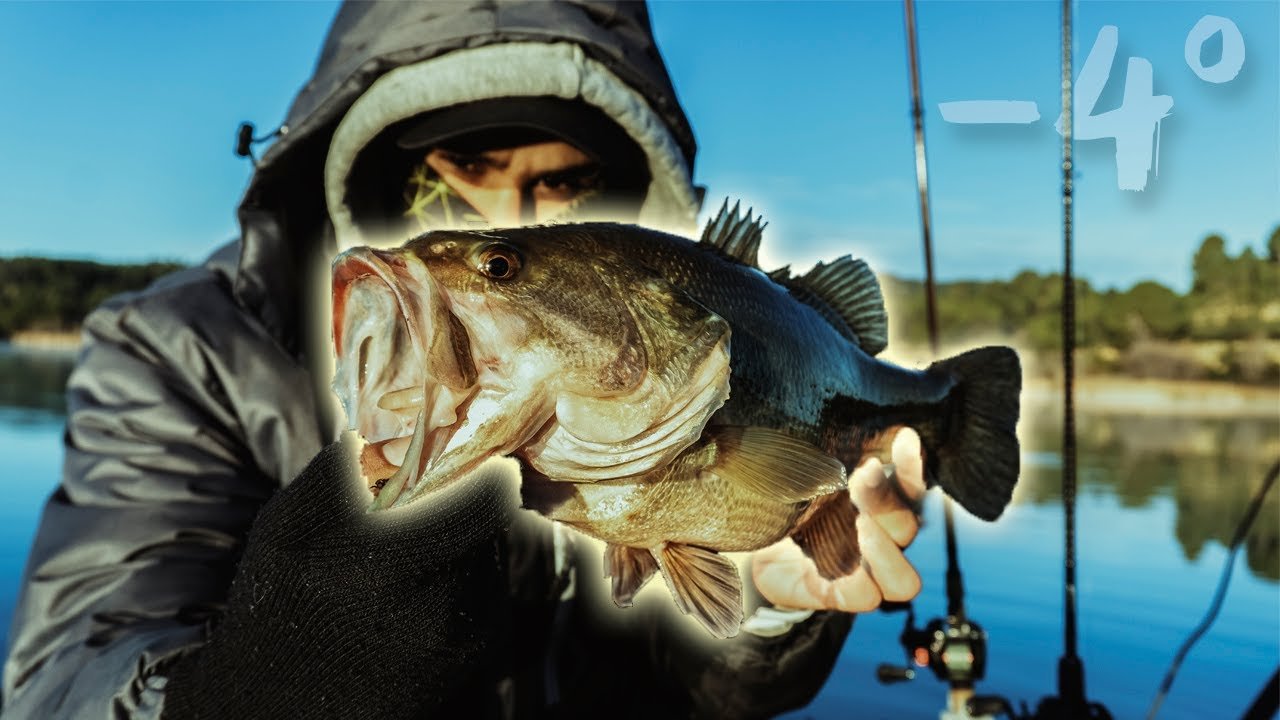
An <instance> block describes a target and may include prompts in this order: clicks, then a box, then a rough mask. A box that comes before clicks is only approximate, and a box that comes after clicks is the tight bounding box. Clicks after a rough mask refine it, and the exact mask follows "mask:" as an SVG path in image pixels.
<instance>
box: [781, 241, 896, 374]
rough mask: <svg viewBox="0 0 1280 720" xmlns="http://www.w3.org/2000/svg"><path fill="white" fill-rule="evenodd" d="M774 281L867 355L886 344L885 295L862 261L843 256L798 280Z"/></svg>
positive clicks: (816, 267)
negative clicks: (850, 335)
mask: <svg viewBox="0 0 1280 720" xmlns="http://www.w3.org/2000/svg"><path fill="white" fill-rule="evenodd" d="M774 279H775V280H776V281H778V282H780V283H781V284H783V285H785V286H786V287H787V288H788V289H789V290H791V294H792V295H793V296H794V297H795V298H796V299H797V300H799V301H800V302H803V303H804V304H806V305H808V306H810V307H812V308H813V309H815V310H817V311H818V313H819V314H821V315H822V316H823V317H825V318H826V319H827V321H828V322H830V323H831V325H832V326H833V327H835V328H836V330H838V331H840V332H841V333H842V334H846V335H847V334H848V333H850V332H851V333H852V334H853V337H851V338H850V339H851V340H853V341H854V342H856V343H857V344H858V347H860V348H862V349H863V350H865V351H866V353H867V354H868V355H875V354H877V353H879V352H880V351H881V350H884V348H885V346H886V345H888V344H889V315H888V313H887V312H885V309H884V294H883V293H881V291H880V281H879V280H877V279H876V275H875V273H874V272H872V271H871V268H870V267H868V266H867V263H866V262H865V261H862V260H854V259H853V258H852V257H850V256H848V255H845V256H844V257H842V258H839V259H838V260H836V261H834V262H832V263H830V264H827V263H818V264H817V265H815V266H814V267H813V269H812V270H810V271H809V272H807V273H805V274H804V275H803V276H801V277H789V276H786V275H782V274H779V275H778V276H777V277H775V278H774ZM833 315H834V316H833ZM846 331H847V332H846Z"/></svg>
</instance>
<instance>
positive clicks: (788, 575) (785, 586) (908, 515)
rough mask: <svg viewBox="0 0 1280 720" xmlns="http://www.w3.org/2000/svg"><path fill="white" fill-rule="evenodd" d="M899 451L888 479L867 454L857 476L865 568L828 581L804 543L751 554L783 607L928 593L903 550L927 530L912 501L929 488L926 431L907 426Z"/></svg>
mask: <svg viewBox="0 0 1280 720" xmlns="http://www.w3.org/2000/svg"><path fill="white" fill-rule="evenodd" d="M892 452H893V471H892V473H891V474H890V475H889V476H888V477H886V475H885V468H884V466H883V465H882V464H881V462H880V460H879V459H878V458H869V459H867V460H866V461H865V462H863V463H862V464H861V465H859V466H858V468H857V469H856V470H854V472H853V474H852V475H850V476H849V492H850V495H851V496H852V498H853V504H854V506H855V507H857V508H858V510H859V516H858V520H857V523H856V525H857V529H856V532H857V538H858V546H859V549H860V550H861V551H862V564H861V565H860V566H859V567H858V569H857V570H855V571H854V573H853V574H852V575H846V576H844V577H841V578H836V579H835V580H830V579H827V578H825V577H823V576H822V574H821V573H819V572H818V569H817V567H816V566H815V565H814V564H813V562H812V561H811V560H810V559H809V558H808V557H807V556H806V555H805V554H804V551H803V550H801V549H800V546H799V545H796V544H795V542H793V541H792V540H791V539H790V538H787V539H783V540H781V541H779V542H777V543H774V544H773V545H770V546H769V547H767V548H764V549H762V550H757V551H756V552H755V553H754V554H753V555H752V556H751V577H752V580H753V581H754V582H755V585H756V589H757V590H759V591H760V594H761V595H763V596H764V598H765V599H766V600H768V601H769V602H770V603H771V604H773V605H774V606H775V607H785V608H797V609H804V610H841V611H844V612H851V613H859V612H868V611H870V610H874V609H876V608H877V607H879V606H880V603H881V602H882V601H885V600H887V601H891V602H905V601H907V600H911V599H912V598H914V597H915V596H916V595H917V594H918V593H919V592H920V575H919V574H918V573H917V572H916V571H915V568H913V567H912V566H911V563H909V562H908V561H907V559H906V556H905V555H903V550H905V549H906V547H907V546H908V545H910V544H911V541H912V540H914V539H915V536H916V532H917V531H918V530H919V529H920V522H919V518H918V517H917V516H916V512H915V509H914V508H913V507H912V506H913V505H917V504H918V503H919V502H920V501H921V500H923V498H924V493H925V483H924V463H923V462H922V458H921V455H920V437H919V435H917V434H916V432H915V431H914V430H912V429H910V428H906V429H903V430H901V431H899V432H898V434H897V435H896V436H895V437H894V440H893V451H892ZM894 483H896V484H897V487H896V488H895V487H894Z"/></svg>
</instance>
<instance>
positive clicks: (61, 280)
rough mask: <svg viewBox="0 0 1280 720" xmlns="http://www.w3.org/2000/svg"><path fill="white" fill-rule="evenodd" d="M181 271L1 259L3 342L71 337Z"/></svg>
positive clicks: (151, 265)
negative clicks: (119, 301) (102, 308)
mask: <svg viewBox="0 0 1280 720" xmlns="http://www.w3.org/2000/svg"><path fill="white" fill-rule="evenodd" d="M180 267H182V266H181V265H177V264H174V263H160V262H156V263H147V264H145V265H105V264H102V263H95V262H86V261H83V260H52V259H49V258H36V257H19V258H0V340H5V339H8V338H9V337H11V336H12V335H13V334H14V333H17V332H20V331H24V330H34V331H46V332H70V331H74V330H75V329H77V328H78V327H79V326H80V322H81V321H82V320H83V319H84V317H85V315H88V314H89V311H90V310H92V309H94V308H95V307H97V306H98V305H100V304H102V301H103V300H106V299H107V298H109V297H111V296H112V295H116V294H118V293H121V292H125V291H129V290H138V289H141V288H143V287H146V286H147V284H149V283H150V282H151V281H153V280H155V279H156V278H158V277H160V276H161V275H165V274H167V273H170V272H173V271H174V270H177V269H178V268H180Z"/></svg>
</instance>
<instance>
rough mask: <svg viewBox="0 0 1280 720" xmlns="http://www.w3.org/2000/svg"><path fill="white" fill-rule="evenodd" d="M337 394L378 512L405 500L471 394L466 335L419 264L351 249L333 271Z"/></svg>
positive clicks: (451, 433) (474, 389) (462, 415)
mask: <svg viewBox="0 0 1280 720" xmlns="http://www.w3.org/2000/svg"><path fill="white" fill-rule="evenodd" d="M333 303H334V306H333V341H334V350H335V353H336V356H337V369H336V373H335V376H334V385H333V386H334V390H335V392H336V393H337V394H338V397H339V398H340V399H341V400H342V403H343V406H344V408H345V409H346V413H347V420H348V425H349V427H350V428H351V429H354V430H355V431H356V432H357V433H359V435H360V436H361V438H362V439H363V440H364V441H365V442H366V446H365V447H364V449H363V451H362V453H361V458H360V460H361V468H362V470H363V473H364V479H365V481H366V482H367V484H368V487H369V489H370V491H371V492H372V493H373V494H374V497H375V503H374V506H375V507H390V506H391V505H392V504H394V503H396V502H397V501H398V500H400V499H401V497H402V496H404V497H407V496H408V495H409V494H410V493H411V491H412V490H413V489H414V486H415V485H416V484H417V483H418V481H419V480H420V478H421V477H422V476H423V475H424V473H426V472H427V471H428V470H429V469H430V468H431V467H432V466H433V465H434V464H435V463H436V461H438V460H439V459H440V457H441V455H442V454H443V453H444V451H445V449H446V448H447V447H448V446H449V444H450V442H451V441H452V440H454V438H455V435H456V433H457V432H458V430H459V428H461V427H463V426H464V424H465V422H464V421H465V419H466V416H467V412H468V410H469V409H470V406H471V403H472V402H473V401H474V400H475V398H476V396H477V393H478V390H479V388H478V385H477V384H476V369H475V366H474V363H473V361H472V358H471V353H470V349H469V339H468V336H467V332H466V330H465V328H463V326H462V324H461V322H459V320H458V318H457V317H456V316H455V315H454V314H453V313H452V312H450V309H449V300H448V297H447V294H446V293H444V292H443V291H442V290H441V289H440V288H439V287H438V286H437V285H436V283H435V281H434V280H433V279H432V278H431V275H430V274H429V273H428V272H427V271H426V268H425V266H424V265H423V264H422V263H421V261H419V260H417V259H416V258H413V257H412V256H406V255H404V254H400V253H392V252H383V251H378V250H372V249H369V248H356V249H353V250H350V251H348V252H346V253H344V254H343V255H342V256H340V257H339V258H338V259H337V261H335V263H334V267H333Z"/></svg>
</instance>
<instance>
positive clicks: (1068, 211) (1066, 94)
mask: <svg viewBox="0 0 1280 720" xmlns="http://www.w3.org/2000/svg"><path fill="white" fill-rule="evenodd" d="M1071 3H1072V0H1062V25H1061V27H1062V396H1063V399H1062V511H1063V512H1062V514H1063V548H1064V552H1063V563H1062V565H1063V578H1062V579H1063V582H1062V585H1063V610H1062V614H1063V618H1062V645H1063V651H1062V656H1061V657H1060V658H1059V659H1058V694H1057V695H1050V696H1046V697H1044V698H1042V699H1041V700H1040V702H1039V704H1038V705H1037V707H1036V711H1035V713H1034V715H1032V714H1030V713H1027V711H1026V706H1025V703H1024V704H1023V714H1022V715H1021V716H1020V717H1024V718H1036V719H1037V720H1040V719H1050V718H1052V719H1055V720H1056V719H1058V718H1062V719H1063V720H1067V719H1070V720H1085V719H1090V720H1110V718H1111V713H1110V711H1108V710H1107V708H1106V707H1105V706H1103V705H1102V704H1101V703H1096V702H1094V703H1091V702H1089V701H1088V699H1087V696H1086V695H1085V689H1084V660H1083V659H1081V657H1080V654H1079V652H1078V647H1077V642H1076V640H1077V637H1076V595H1077V593H1076V416H1075V344H1076V317H1075V276H1074V272H1073V260H1074V258H1073V236H1072V233H1073V221H1074V218H1075V205H1074V187H1073V178H1074V162H1073V159H1072V150H1073V148H1074V139H1073V135H1072V129H1073V124H1072V123H1073V119H1074V115H1075V113H1074V108H1073V95H1072V81H1073V79H1074V75H1073V73H1072V67H1071V66H1072V37H1073V33H1072V22H1071V21H1072V7H1071ZM974 704H977V705H982V706H984V708H985V709H988V710H989V711H991V712H992V713H993V714H995V713H1001V714H1007V715H1009V716H1010V717H1019V716H1017V715H1015V714H1014V713H1013V711H1012V707H1011V706H1010V705H1009V702H1008V701H1007V700H1005V699H1004V698H1002V697H998V696H992V697H985V698H975V699H974Z"/></svg>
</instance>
